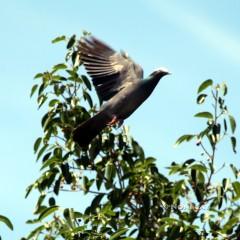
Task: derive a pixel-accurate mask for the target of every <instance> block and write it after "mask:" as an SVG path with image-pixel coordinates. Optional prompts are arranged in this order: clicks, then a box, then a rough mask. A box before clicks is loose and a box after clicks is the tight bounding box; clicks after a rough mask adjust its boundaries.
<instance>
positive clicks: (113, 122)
mask: <svg viewBox="0 0 240 240" xmlns="http://www.w3.org/2000/svg"><path fill="white" fill-rule="evenodd" d="M116 123H118V119H117V116H114V117H113V118H112V120H111V121H110V122H109V123H108V124H107V125H108V126H113V125H115V124H116Z"/></svg>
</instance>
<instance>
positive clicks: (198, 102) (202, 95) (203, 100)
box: [197, 94, 207, 104]
mask: <svg viewBox="0 0 240 240" xmlns="http://www.w3.org/2000/svg"><path fill="white" fill-rule="evenodd" d="M206 97H207V94H200V95H199V96H198V97H197V104H202V103H204V102H205V99H206Z"/></svg>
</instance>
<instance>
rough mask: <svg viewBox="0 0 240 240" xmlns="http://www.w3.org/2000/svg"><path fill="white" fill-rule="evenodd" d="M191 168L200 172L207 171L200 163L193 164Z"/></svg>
mask: <svg viewBox="0 0 240 240" xmlns="http://www.w3.org/2000/svg"><path fill="white" fill-rule="evenodd" d="M190 168H191V169H195V170H198V171H200V172H207V168H206V167H205V166H203V165H201V164H194V165H192V166H191V167H190Z"/></svg>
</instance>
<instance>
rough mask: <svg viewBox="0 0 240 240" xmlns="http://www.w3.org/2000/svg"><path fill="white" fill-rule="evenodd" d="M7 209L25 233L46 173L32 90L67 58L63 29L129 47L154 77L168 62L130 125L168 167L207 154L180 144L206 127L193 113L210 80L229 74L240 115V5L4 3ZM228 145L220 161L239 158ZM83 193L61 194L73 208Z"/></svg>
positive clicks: (1, 179)
mask: <svg viewBox="0 0 240 240" xmlns="http://www.w3.org/2000/svg"><path fill="white" fill-rule="evenodd" d="M0 3H1V4H0V5H1V14H0V29H1V38H0V50H1V51H0V66H1V67H0V69H1V72H0V78H1V85H2V87H1V89H2V91H1V94H0V101H1V104H0V111H1V120H0V121H1V126H2V127H1V138H0V146H1V148H0V151H1V168H0V191H1V199H0V214H4V215H7V216H8V217H9V218H10V219H11V220H12V221H13V223H14V227H15V231H14V232H10V231H8V229H7V228H6V227H5V226H3V225H0V233H1V235H2V236H3V238H4V239H18V238H20V236H23V235H25V234H26V233H27V232H28V231H29V229H31V226H26V225H25V223H24V222H25V221H26V220H27V219H28V218H31V217H32V211H33V209H34V203H35V197H34V195H33V196H32V197H30V198H29V199H27V200H25V199H24V194H25V188H26V186H27V185H29V184H30V183H31V182H32V181H33V180H34V178H36V177H37V176H38V174H39V172H38V169H39V165H37V164H36V162H35V157H34V155H33V150H32V145H33V142H34V140H35V139H36V138H37V137H38V136H40V135H41V128H40V118H41V112H39V111H37V106H36V104H35V102H34V100H33V99H32V100H31V99H30V98H29V91H30V88H31V86H32V85H33V84H34V80H33V76H34V75H35V74H36V73H37V72H41V71H45V70H47V69H49V68H51V66H52V65H53V64H57V63H59V62H62V61H63V58H64V46H63V45H62V44H57V45H52V44H51V40H52V39H53V38H55V37H56V36H58V35H62V34H65V35H68V36H70V35H72V34H74V33H75V34H78V35H80V34H81V31H82V30H83V29H85V30H88V31H90V32H92V33H93V34H94V35H96V36H97V37H99V38H101V39H103V40H104V41H105V42H107V43H109V44H110V45H111V46H112V47H113V48H115V49H116V50H120V49H123V50H126V51H127V52H128V53H129V55H130V56H131V57H132V58H133V59H134V60H135V61H136V62H137V63H139V64H141V65H142V67H143V69H144V71H145V76H146V75H148V74H149V73H150V72H151V71H152V70H153V69H155V68H156V67H160V66H165V67H167V68H168V69H169V70H170V71H171V72H172V75H171V76H169V77H166V78H165V79H163V80H162V81H161V82H160V83H159V85H158V87H157V88H156V90H155V91H154V93H153V95H152V96H151V97H150V98H149V99H148V100H147V102H146V103H144V105H143V106H141V108H139V109H138V110H137V112H136V113H135V114H134V115H132V116H131V117H130V118H129V119H128V120H127V121H126V124H127V125H129V126H130V129H131V133H132V134H133V136H134V137H135V138H136V139H137V140H138V141H139V142H140V143H141V145H142V146H143V147H144V148H145V151H146V153H147V154H148V155H152V156H155V157H157V158H158V166H159V168H160V170H162V169H163V168H164V167H166V166H168V165H169V164H170V163H171V162H172V161H183V160H185V159H187V158H189V157H193V156H199V154H200V152H199V151H198V149H197V148H196V147H195V146H194V144H185V145H183V146H181V147H179V148H174V147H173V145H174V142H175V140H176V139H177V138H178V137H179V136H180V135H182V134H183V133H191V132H196V131H198V130H199V129H201V127H202V126H203V125H202V121H201V120H199V119H194V118H193V117H192V116H193V115H194V114H195V113H196V112H197V111H200V110H202V108H201V107H199V106H197V105H196V104H195V97H196V89H197V87H198V85H199V84H200V83H201V82H202V81H203V80H205V79H208V78H212V79H213V80H215V81H217V82H222V81H226V82H227V84H228V86H229V89H230V90H229V96H228V97H227V100H228V103H229V106H230V109H231V110H232V112H233V114H234V115H235V117H236V118H237V119H239V106H238V103H239V100H240V97H239V81H240V67H239V66H240V30H239V23H240V17H239V12H240V2H239V1H238V0H232V1H217V0H212V1H207V0H203V1H190V0H188V1H187V0H183V1H181V2H180V1H177V0H175V1H174V0H172V1H161V0H148V1H147V0H145V1H144V0H131V1H129V0H122V1H110V0H105V1H93V0H89V1H80V0H79V1H76V0H73V1H56V0H52V1H47V0H42V1H30V0H29V1H27V0H22V1H17V0H9V1H3V0H0ZM229 149H230V145H229V143H228V142H226V143H224V144H223V145H222V151H221V154H219V161H222V162H223V161H226V162H228V160H229V158H230V159H232V161H233V162H234V163H235V164H236V165H237V162H238V156H234V155H233V154H232V153H231V151H229ZM81 199H82V196H81V195H80V194H76V193H75V194H73V195H71V196H64V197H63V198H62V199H60V201H61V202H62V203H63V204H64V205H65V206H69V207H71V206H72V205H74V206H76V205H77V204H78V203H79V202H82V204H83V205H84V202H83V201H82V200H81Z"/></svg>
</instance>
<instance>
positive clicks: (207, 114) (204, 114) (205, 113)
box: [194, 112, 213, 119]
mask: <svg viewBox="0 0 240 240" xmlns="http://www.w3.org/2000/svg"><path fill="white" fill-rule="evenodd" d="M194 117H200V118H208V119H213V115H212V114H211V113H210V112H199V113H197V114H195V115H194Z"/></svg>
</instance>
